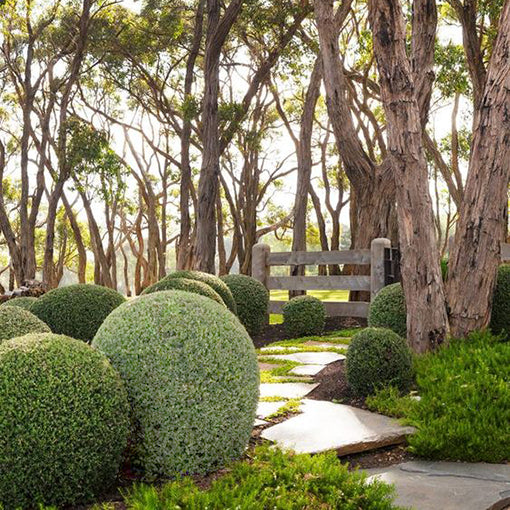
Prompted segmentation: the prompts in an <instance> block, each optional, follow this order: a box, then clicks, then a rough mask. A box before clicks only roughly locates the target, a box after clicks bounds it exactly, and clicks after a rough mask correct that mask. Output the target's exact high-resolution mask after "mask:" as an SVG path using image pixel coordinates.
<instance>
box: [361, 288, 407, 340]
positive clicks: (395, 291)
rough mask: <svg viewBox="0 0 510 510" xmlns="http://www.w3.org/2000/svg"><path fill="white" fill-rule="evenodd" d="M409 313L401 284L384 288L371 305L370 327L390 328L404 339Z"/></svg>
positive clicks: (369, 313)
mask: <svg viewBox="0 0 510 510" xmlns="http://www.w3.org/2000/svg"><path fill="white" fill-rule="evenodd" d="M406 320H407V311H406V303H405V298H404V291H403V290H402V285H401V284H400V283H393V284H391V285H388V286H386V287H384V288H382V289H381V290H380V291H379V293H378V294H377V296H375V298H374V300H373V301H372V302H371V303H370V307H369V311H368V325H369V326H370V327H374V328H388V329H391V330H392V331H394V332H395V333H396V334H397V335H400V336H401V337H402V338H406V336H407V325H406Z"/></svg>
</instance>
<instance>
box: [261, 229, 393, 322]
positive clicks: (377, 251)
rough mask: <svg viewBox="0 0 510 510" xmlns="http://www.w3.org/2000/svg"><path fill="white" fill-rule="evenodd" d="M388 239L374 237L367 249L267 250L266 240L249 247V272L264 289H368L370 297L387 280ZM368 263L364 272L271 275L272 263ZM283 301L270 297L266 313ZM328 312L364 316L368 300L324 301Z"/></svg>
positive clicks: (283, 264)
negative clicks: (356, 274)
mask: <svg viewBox="0 0 510 510" xmlns="http://www.w3.org/2000/svg"><path fill="white" fill-rule="evenodd" d="M388 253H390V254H391V242H390V240H389V239H384V238H380V239H374V240H373V241H372V244H371V248H370V249H369V250H368V249H367V250H346V251H318V252H311V251H294V252H271V248H270V246H269V245H267V244H260V243H259V244H256V245H255V246H254V247H253V254H252V255H253V256H252V276H253V277H254V278H256V279H257V280H259V281H260V282H262V283H263V284H264V285H265V286H266V288H267V289H268V290H297V291H299V290H353V291H368V292H370V296H371V299H373V298H374V296H375V295H376V294H377V293H378V292H379V291H380V290H381V289H382V288H383V287H384V286H385V285H386V284H387V267H388V264H387V262H388V260H387V258H388ZM332 264H339V265H343V264H349V265H367V266H368V265H369V266H370V275H367V276H349V275H338V276H336V275H335V276H271V267H272V266H299V265H306V266H311V265H318V266H319V265H332ZM284 304H285V301H271V302H270V304H269V313H281V309H282V306H283V305H284ZM324 305H325V307H326V313H327V315H329V316H345V317H367V315H368V306H369V303H368V302H324Z"/></svg>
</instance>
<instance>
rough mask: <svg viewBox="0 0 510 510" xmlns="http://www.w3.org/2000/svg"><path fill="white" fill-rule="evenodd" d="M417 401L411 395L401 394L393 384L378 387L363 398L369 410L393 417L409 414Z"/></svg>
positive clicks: (402, 416) (403, 416)
mask: <svg viewBox="0 0 510 510" xmlns="http://www.w3.org/2000/svg"><path fill="white" fill-rule="evenodd" d="M417 402H418V400H417V399H416V398H413V397H412V396H411V395H404V396H402V393H401V392H400V390H399V389H398V388H395V386H386V387H383V388H379V389H378V390H376V391H375V393H374V394H373V395H368V397H367V399H366V400H365V404H366V405H367V407H368V408H369V409H370V410H372V411H377V412H378V413H381V414H384V415H386V416H394V417H395V418H405V417H406V416H409V414H410V413H411V412H412V408H413V407H414V406H416V405H417Z"/></svg>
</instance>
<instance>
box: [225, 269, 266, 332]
mask: <svg viewBox="0 0 510 510" xmlns="http://www.w3.org/2000/svg"><path fill="white" fill-rule="evenodd" d="M221 279H222V280H223V281H224V282H225V283H226V284H227V287H228V288H229V289H230V292H232V296H234V300H235V302H236V307H237V315H238V317H239V320H240V321H241V322H242V323H243V325H244V327H245V328H246V330H247V331H248V333H249V334H250V335H257V334H258V333H260V331H261V329H262V327H263V326H264V324H265V323H266V321H267V314H268V306H269V291H268V290H267V289H266V288H265V287H264V285H262V283H260V282H259V281H258V280H255V278H252V277H251V276H246V275H243V274H229V275H226V276H222V277H221Z"/></svg>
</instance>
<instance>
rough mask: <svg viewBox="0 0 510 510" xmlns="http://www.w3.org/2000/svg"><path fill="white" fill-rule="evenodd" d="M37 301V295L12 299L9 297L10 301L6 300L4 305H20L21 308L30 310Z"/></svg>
mask: <svg viewBox="0 0 510 510" xmlns="http://www.w3.org/2000/svg"><path fill="white" fill-rule="evenodd" d="M36 301H37V298H36V297H32V296H20V297H17V298H12V299H9V300H8V301H5V302H4V303H3V305H2V306H19V307H20V308H23V309H25V310H28V311H30V308H32V305H33V304H34V303H35V302H36Z"/></svg>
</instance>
